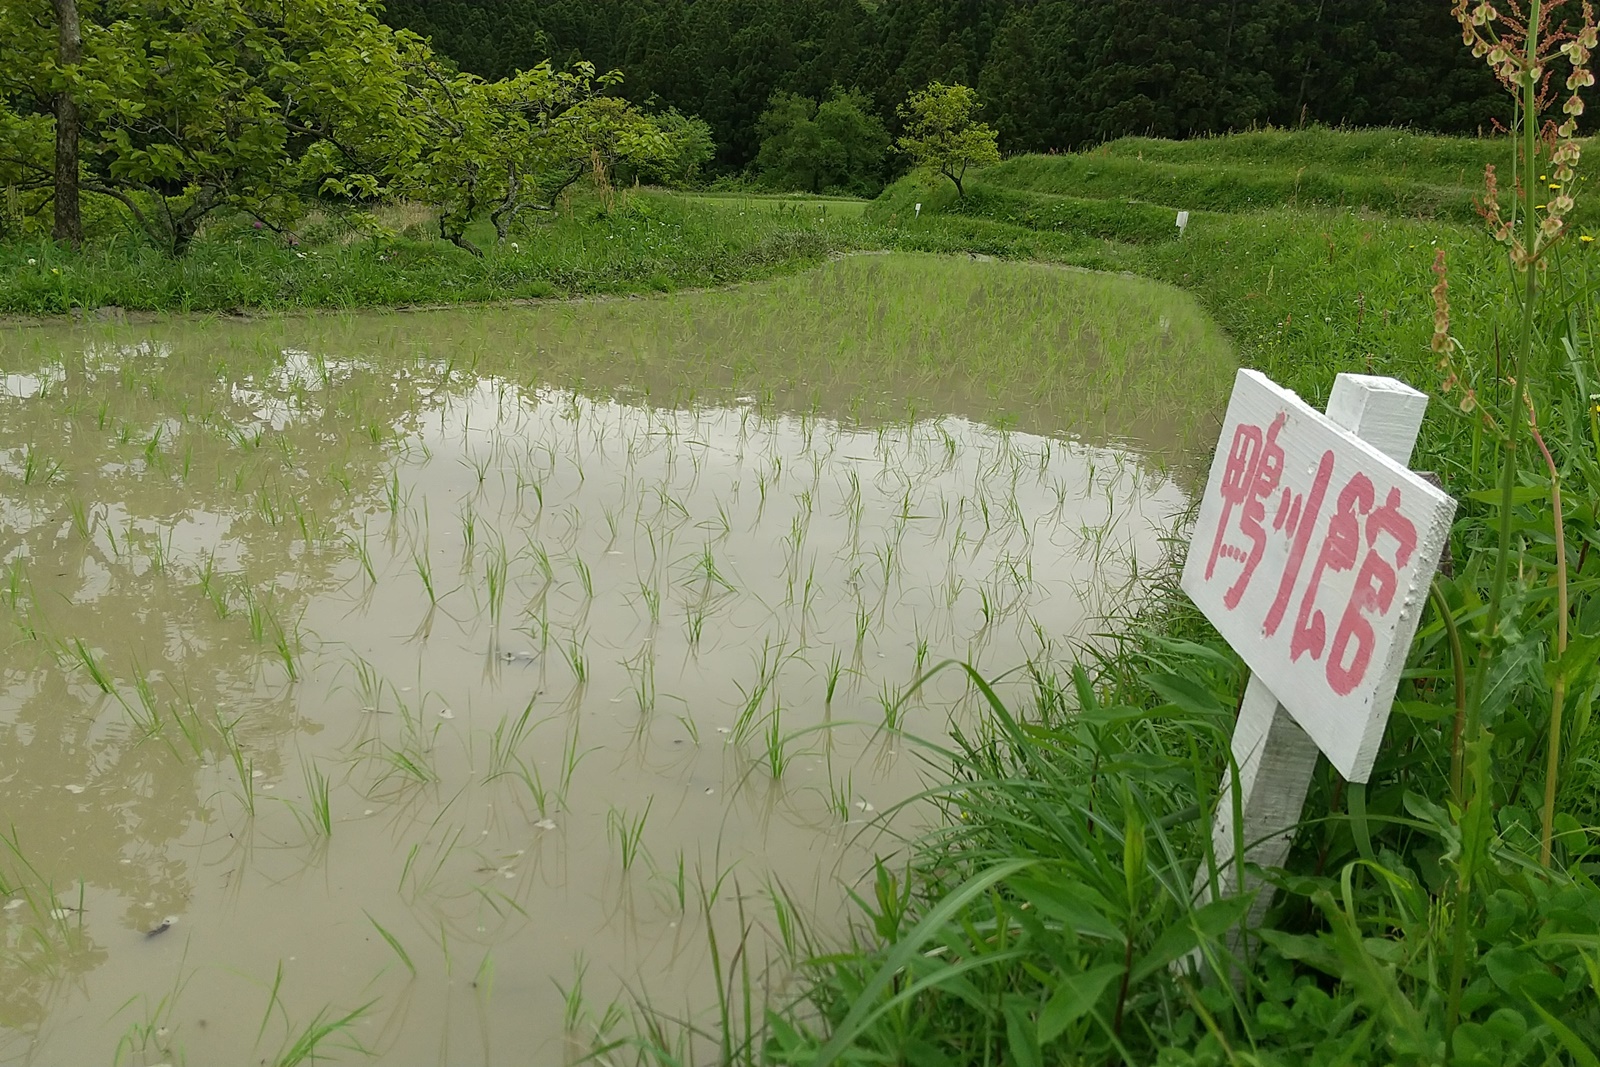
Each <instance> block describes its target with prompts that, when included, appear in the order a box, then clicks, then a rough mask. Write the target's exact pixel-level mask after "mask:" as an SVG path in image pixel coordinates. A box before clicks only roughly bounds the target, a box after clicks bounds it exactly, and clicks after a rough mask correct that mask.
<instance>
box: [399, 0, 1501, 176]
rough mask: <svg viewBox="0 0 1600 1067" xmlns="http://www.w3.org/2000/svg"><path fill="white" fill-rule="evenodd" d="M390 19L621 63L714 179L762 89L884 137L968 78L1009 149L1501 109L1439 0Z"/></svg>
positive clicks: (431, 30)
mask: <svg viewBox="0 0 1600 1067" xmlns="http://www.w3.org/2000/svg"><path fill="white" fill-rule="evenodd" d="M387 18H388V19H389V21H390V22H391V23H393V24H394V25H396V26H404V27H407V28H410V29H414V30H416V31H417V32H419V33H422V34H424V35H429V36H431V37H432V38H433V41H434V45H435V46H436V47H437V48H439V49H441V50H442V51H444V52H445V53H446V54H448V55H450V56H451V57H453V58H454V59H455V60H456V61H457V62H459V63H460V64H461V65H462V67H463V68H464V69H466V70H470V71H472V72H474V73H477V74H481V75H484V76H485V77H501V76H504V75H506V74H509V73H510V72H511V71H512V70H515V69H518V68H520V67H527V66H530V65H531V64H533V63H535V62H537V61H538V60H540V59H543V58H545V57H546V56H551V57H553V58H554V60H555V61H556V62H558V63H560V62H563V61H566V60H570V59H573V58H577V57H582V58H584V59H588V60H590V61H592V62H593V63H595V65H596V66H598V67H599V68H601V69H608V68H611V67H620V68H621V69H623V70H625V71H627V74H628V84H627V86H626V87H625V91H626V92H627V94H628V95H629V96H630V97H632V98H633V99H636V100H640V101H649V100H652V99H655V100H659V101H660V102H661V103H663V104H668V105H671V106H673V107H676V108H678V109H679V110H680V111H682V112H684V113H685V114H695V115H699V116H701V117H702V118H704V119H705V120H706V121H707V122H709V123H710V124H711V128H712V132H713V135H714V137H715V139H716V142H717V146H718V153H719V154H718V163H719V165H720V166H721V167H722V168H723V169H724V170H737V169H741V168H743V167H745V166H747V165H749V164H750V163H751V162H753V161H754V160H755V158H756V154H757V151H758V150H759V147H760V142H761V137H760V132H759V128H758V119H759V116H760V115H761V113H762V111H763V109H765V107H766V106H767V102H768V100H770V99H771V97H772V95H773V94H774V93H775V92H779V91H782V92H789V93H796V94H799V95H801V96H806V97H811V98H814V99H820V98H822V97H825V96H826V95H827V93H828V92H829V90H830V89H831V88H832V87H833V86H835V85H839V86H845V87H847V88H848V87H856V88H859V89H860V90H862V91H863V92H865V93H867V94H869V96H870V97H871V98H872V100H873V101H874V103H875V105H876V109H877V114H878V116H879V117H880V118H881V119H882V120H883V121H884V122H885V123H886V124H887V125H888V126H889V129H890V132H891V133H898V132H899V129H898V126H897V124H896V120H895V115H894V109H895V107H896V105H898V104H899V103H900V102H901V101H902V100H904V99H905V98H906V97H907V96H908V95H909V94H910V93H912V92H914V91H916V90H918V89H921V88H922V87H923V86H925V85H927V84H928V83H929V82H932V81H943V82H947V83H960V84H965V85H972V86H976V87H977V88H978V90H979V93H980V95H981V97H982V99H983V101H984V103H985V105H986V109H985V111H984V113H983V115H982V117H983V118H984V119H985V121H987V122H989V123H990V124H991V125H993V126H994V127H995V128H996V129H997V130H998V131H999V133H1000V146H1001V149H1002V150H1003V151H1005V152H1008V153H1010V152H1024V151H1036V152H1048V151H1053V150H1069V149H1075V148H1079V147H1082V146H1084V145H1086V144H1092V143H1098V142H1100V141H1105V140H1109V139H1112V138H1115V137H1120V136H1124V135H1130V134H1143V135H1150V136H1156V137H1186V136H1190V135H1193V134H1197V133H1208V132H1220V131H1224V130H1241V129H1247V128H1249V127H1251V126H1252V125H1266V124H1269V123H1270V124H1274V125H1279V126H1285V125H1295V126H1297V125H1301V124H1302V123H1306V122H1322V123H1325V124H1330V125H1341V124H1347V125H1356V126H1415V127H1417V128H1420V129H1427V130H1436V131H1440V132H1456V133H1474V132H1477V131H1479V130H1482V129H1487V128H1489V126H1490V124H1491V122H1492V120H1493V119H1495V118H1496V117H1500V118H1506V117H1508V107H1507V104H1506V101H1505V97H1504V96H1503V94H1501V93H1500V92H1499V91H1498V89H1497V87H1496V85H1495V83H1494V79H1493V77H1492V76H1491V75H1490V73H1489V72H1488V71H1487V70H1486V69H1485V68H1484V67H1483V65H1482V64H1481V63H1478V62H1477V61H1476V60H1474V59H1473V58H1472V56H1471V54H1470V53H1469V52H1467V50H1466V49H1464V48H1462V47H1461V43H1460V42H1461V33H1460V30H1459V28H1458V27H1457V26H1456V24H1455V21H1454V20H1453V19H1452V18H1451V16H1450V7H1449V4H1448V3H1446V2H1443V0H1338V2H1320V3H1308V2H1305V0H1225V2H1217V0H1178V2H1173V3H1161V4H1152V3H1148V2H1146V0H1100V2H1096V3H1084V2H1082V0H892V2H891V0H883V2H871V3H868V2H863V0H607V2H605V3H595V2H593V0H392V2H391V3H390V4H389V5H388V14H387Z"/></svg>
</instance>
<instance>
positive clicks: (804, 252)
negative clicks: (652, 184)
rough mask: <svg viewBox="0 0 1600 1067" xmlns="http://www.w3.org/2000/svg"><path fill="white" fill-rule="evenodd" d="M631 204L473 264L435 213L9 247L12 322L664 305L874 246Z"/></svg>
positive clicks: (825, 215) (669, 198) (661, 200)
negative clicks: (284, 233) (371, 232)
mask: <svg viewBox="0 0 1600 1067" xmlns="http://www.w3.org/2000/svg"><path fill="white" fill-rule="evenodd" d="M821 207H822V205H820V204H819V205H818V206H817V207H816V208H813V207H811V205H810V202H809V201H800V200H795V199H793V198H776V199H771V200H768V199H766V198H753V197H739V198H722V197H717V198H712V197H700V196H695V197H680V196H676V195H659V194H653V193H650V194H645V195H626V196H623V197H621V198H619V200H618V201H617V204H616V208H615V210H611V211H603V210H601V209H600V205H599V202H598V201H597V200H595V199H591V198H576V199H575V200H574V201H573V202H572V203H571V204H570V205H569V206H568V207H567V209H566V210H564V211H562V212H561V213H559V214H557V215H556V216H555V217H553V218H552V217H550V216H530V218H529V220H528V224H527V225H526V226H525V227H524V228H523V229H522V230H521V231H520V232H519V233H518V234H517V235H516V237H515V238H514V239H513V240H512V241H510V242H508V243H507V244H506V245H504V246H500V247H497V246H496V245H495V241H494V230H493V229H492V227H490V225H489V224H488V222H487V221H484V222H480V223H478V224H476V225H474V226H473V227H472V228H471V229H469V231H468V234H467V237H468V239H469V240H471V241H472V242H473V243H475V244H476V245H477V246H478V247H479V248H481V249H483V250H484V252H485V254H484V256H483V257H482V258H477V257H474V256H472V255H470V254H468V253H467V252H465V251H463V250H462V249H459V248H456V247H455V246H454V245H451V244H448V243H446V242H445V241H442V240H440V239H438V237H437V235H436V233H435V231H434V230H433V227H432V226H431V224H430V223H429V222H427V221H424V219H425V216H426V212H425V211H424V210H422V209H416V208H395V209H390V210H386V211H381V212H379V221H380V223H383V222H386V223H389V226H388V227H387V228H386V230H385V231H384V232H382V233H380V234H379V235H377V236H361V237H357V236H354V235H352V234H350V233H349V232H348V231H344V230H341V229H339V228H337V227H334V226H331V225H328V224H327V223H325V222H321V221H318V220H311V221H310V222H309V223H308V224H307V225H305V226H303V227H302V229H301V233H300V235H299V236H300V237H301V238H302V239H301V240H299V242H298V243H297V244H290V243H288V242H286V241H285V239H284V238H282V237H279V236H277V235H275V234H272V233H270V232H262V231H260V230H256V229H253V228H251V227H250V226H249V225H247V224H238V223H227V222H222V223H218V224H215V225H212V226H211V227H209V228H208V230H207V231H206V232H204V233H203V234H202V235H201V237H200V238H199V239H198V240H197V241H196V242H195V245H194V247H193V250H192V251H191V252H190V253H189V255H187V256H185V257H184V258H183V259H180V260H173V259H171V258H169V257H167V256H165V255H163V254H162V253H160V252H159V251H157V250H156V249H154V248H151V247H149V246H148V245H147V244H145V243H143V242H140V241H137V240H134V239H132V238H131V237H130V236H129V235H127V234H126V233H123V232H121V231H120V229H119V227H118V225H117V224H116V223H115V222H114V221H110V220H108V221H106V222H105V223H103V224H102V227H101V228H102V229H103V230H104V231H105V234H104V235H103V236H101V237H99V238H97V239H94V240H91V241H89V242H88V244H87V245H86V247H85V248H84V250H83V251H82V252H77V253H74V252H70V251H67V250H64V249H61V248H58V247H57V246H55V245H53V244H51V243H50V242H48V241H42V240H39V241H30V242H19V243H14V244H10V245H0V315H13V316H16V315H59V314H63V313H66V312H69V311H71V310H73V309H77V308H83V309H89V310H91V311H92V310H94V309H98V308H103V307H118V308H123V309H126V310H130V311H175V312H210V311H220V312H230V311H260V310H268V311H274V310H286V309H293V308H363V307H398V306H410V305H432V304H463V303H479V302H488V301H505V300H523V299H537V298H541V297H551V296H572V295H585V294H595V293H639V292H665V291H670V290H675V289H684V288H692V287H697V286H714V285H727V284H730V283H732V282H738V281H748V280H751V279H755V278H761V277H766V276H768V275H770V274H773V273H777V272H781V271H792V270H795V269H798V268H800V267H804V266H808V265H811V264H814V263H817V262H819V261H820V260H822V259H823V258H825V257H826V256H827V255H829V254H830V253H832V252H835V251H838V250H841V249H844V248H848V247H852V246H853V245H855V244H857V243H859V238H857V237H856V236H855V234H856V232H857V229H858V226H857V225H856V224H855V223H853V222H852V221H851V218H850V217H851V215H852V214H853V215H855V216H859V214H860V208H861V205H860V202H859V201H857V202H853V203H851V202H847V203H844V204H841V205H838V206H835V205H833V204H831V203H830V204H828V205H827V210H826V211H824V210H821Z"/></svg>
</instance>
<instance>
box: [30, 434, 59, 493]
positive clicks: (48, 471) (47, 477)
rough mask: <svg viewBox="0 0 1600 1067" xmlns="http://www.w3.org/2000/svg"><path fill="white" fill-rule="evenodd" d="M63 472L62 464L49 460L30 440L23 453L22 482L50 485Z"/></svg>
mask: <svg viewBox="0 0 1600 1067" xmlns="http://www.w3.org/2000/svg"><path fill="white" fill-rule="evenodd" d="M60 473H61V464H60V463H59V462H57V461H55V460H47V459H45V458H44V456H43V455H41V454H40V452H39V449H38V448H37V447H36V446H35V445H34V443H33V442H31V441H30V442H28V445H27V447H26V448H25V449H24V450H23V453H22V484H23V485H29V486H31V485H49V484H50V483H51V482H53V481H55V480H56V477H57V476H58V475H59V474H60Z"/></svg>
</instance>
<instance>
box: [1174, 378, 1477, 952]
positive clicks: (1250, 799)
mask: <svg viewBox="0 0 1600 1067" xmlns="http://www.w3.org/2000/svg"><path fill="white" fill-rule="evenodd" d="M1427 404H1428V398H1427V396H1426V395H1424V394H1422V393H1419V392H1418V391H1417V390H1415V389H1412V388H1410V387H1409V386H1406V385H1404V384H1402V383H1400V382H1397V381H1395V380H1394V379H1392V378H1379V377H1374V376H1371V375H1364V374H1341V375H1339V376H1338V378H1337V380H1336V381H1335V382H1334V387H1333V392H1332V394H1331V395H1330V396H1329V398H1328V408H1327V416H1328V419H1329V420H1330V421H1332V422H1334V423H1335V424H1337V425H1338V426H1339V427H1340V428H1342V429H1344V430H1348V431H1349V432H1350V433H1352V434H1354V435H1355V436H1356V437H1359V438H1361V439H1362V440H1363V441H1365V442H1367V443H1368V444H1370V445H1372V446H1373V447H1374V448H1375V449H1377V450H1378V451H1380V452H1382V453H1383V454H1384V455H1385V456H1387V457H1388V458H1389V459H1391V460H1393V461H1394V462H1395V463H1396V464H1397V465H1399V466H1400V467H1404V466H1406V464H1408V463H1409V461H1410V459H1411V451H1412V448H1413V446H1414V445H1415V444H1416V439H1417V431H1418V430H1419V429H1420V428H1421V426H1422V416H1423V412H1424V411H1425V410H1426V408H1427ZM1219 447H1220V448H1223V449H1226V448H1228V447H1230V443H1229V441H1228V440H1227V439H1226V437H1225V438H1224V440H1223V441H1222V442H1221V443H1220V446H1219ZM1295 459H1296V457H1290V459H1289V460H1288V461H1287V462H1294V461H1295ZM1299 459H1300V460H1301V461H1302V462H1303V461H1304V457H1299ZM1286 466H1287V463H1286ZM1446 499H1447V498H1446ZM1451 504H1452V508H1453V502H1451ZM1438 514H1439V512H1438V511H1437V509H1436V514H1435V526H1437V521H1438V520H1437V515H1438ZM1443 514H1444V516H1445V518H1446V520H1447V519H1448V512H1443ZM1202 522H1204V516H1202ZM1440 537H1442V531H1440V530H1438V529H1437V528H1435V529H1433V530H1425V531H1423V536H1422V538H1421V541H1422V546H1421V551H1422V552H1423V553H1426V552H1427V551H1429V549H1428V547H1427V546H1428V545H1429V544H1433V545H1435V546H1437V544H1438V540H1439V538H1440ZM1207 547H1208V546H1203V545H1201V544H1199V543H1196V544H1194V545H1193V546H1192V547H1191V554H1192V553H1195V552H1200V551H1204V550H1205V549H1206V548H1207ZM1432 552H1433V555H1432V556H1427V555H1424V556H1423V558H1424V559H1425V560H1427V566H1426V568H1425V572H1424V573H1420V582H1421V583H1422V584H1423V585H1424V586H1425V585H1426V583H1427V582H1428V581H1429V580H1431V578H1432V572H1433V561H1434V560H1436V559H1437V558H1438V549H1437V547H1434V548H1433V549H1432ZM1194 565H1195V564H1194V561H1193V560H1192V559H1191V562H1190V567H1194ZM1188 579H1189V572H1188V571H1187V570H1186V573H1185V580H1186V588H1189V586H1188ZM1406 592H1407V596H1410V595H1412V594H1413V593H1414V590H1407V591H1406ZM1191 595H1193V592H1191ZM1407 606H1408V607H1413V608H1414V610H1412V611H1411V613H1410V617H1411V619H1412V620H1413V621H1412V622H1411V624H1410V626H1411V630H1414V627H1415V622H1414V618H1415V614H1416V611H1420V608H1417V607H1415V606H1413V605H1409V603H1408V605H1407ZM1406 614H1407V613H1406V611H1405V610H1402V612H1401V616H1402V626H1401V628H1402V629H1404V619H1405V616H1406ZM1411 630H1405V632H1404V633H1403V637H1404V643H1405V644H1406V645H1409V643H1410V636H1411ZM1240 652H1241V654H1243V655H1245V657H1246V659H1247V660H1248V659H1251V658H1252V656H1251V655H1250V653H1249V651H1247V650H1245V649H1240ZM1401 655H1402V657H1403V655H1404V651H1403V650H1402V652H1401ZM1375 666H1379V667H1380V669H1384V670H1391V669H1392V671H1393V674H1394V676H1395V680H1396V681H1397V680H1398V665H1397V664H1378V665H1375ZM1383 689H1384V686H1383V685H1382V684H1380V685H1379V695H1380V698H1381V699H1383V700H1385V701H1390V700H1392V699H1393V688H1392V687H1389V688H1388V691H1387V695H1384V693H1383ZM1317 710H1319V711H1320V709H1317ZM1380 710H1381V718H1378V721H1377V726H1376V729H1377V736H1378V737H1381V736H1382V729H1383V725H1384V720H1386V719H1387V716H1388V708H1387V706H1384V707H1382V708H1381V709H1373V711H1380ZM1370 714H1372V712H1371V711H1369V715H1370ZM1348 727H1349V729H1350V730H1353V731H1355V732H1357V733H1360V732H1362V731H1363V730H1366V731H1367V732H1368V733H1370V728H1369V727H1368V726H1367V725H1366V724H1364V723H1360V722H1351V723H1349V724H1348ZM1362 748H1363V751H1361V752H1359V753H1358V754H1356V755H1354V756H1353V757H1351V759H1352V760H1353V762H1351V763H1345V766H1343V767H1341V769H1343V770H1345V771H1346V773H1347V774H1348V775H1351V776H1352V780H1355V781H1362V782H1364V781H1366V778H1367V775H1368V774H1369V773H1370V767H1371V757H1372V755H1373V754H1375V749H1376V741H1375V740H1374V741H1373V742H1372V744H1371V745H1370V746H1362ZM1367 748H1370V749H1371V751H1365V749H1367ZM1232 750H1233V758H1234V762H1235V763H1236V764H1237V766H1238V774H1239V779H1238V781H1239V797H1240V816H1241V824H1240V827H1239V832H1238V833H1236V832H1235V823H1234V804H1233V788H1234V787H1233V781H1232V775H1231V773H1230V774H1229V775H1228V776H1227V777H1225V778H1224V780H1223V783H1222V791H1221V799H1220V802H1219V806H1218V810H1217V816H1216V822H1215V824H1214V826H1213V830H1212V847H1213V850H1214V852H1215V856H1216V863H1217V881H1218V884H1217V885H1216V886H1215V892H1213V886H1212V885H1211V884H1210V871H1209V870H1208V869H1206V868H1201V870H1200V871H1199V872H1198V875H1197V877H1196V881H1195V894H1196V898H1197V902H1198V903H1201V904H1204V903H1206V902H1207V901H1209V900H1211V899H1213V898H1214V897H1217V896H1224V897H1225V896H1231V895H1233V894H1234V893H1236V892H1237V891H1238V890H1239V888H1240V887H1239V885H1238V874H1239V866H1238V864H1237V863H1236V862H1235V859H1234V855H1235V853H1234V845H1235V842H1236V840H1238V841H1242V842H1243V843H1244V846H1245V859H1246V860H1247V861H1248V862H1249V863H1250V864H1252V865H1254V866H1256V867H1258V868H1269V867H1281V866H1283V862H1284V860H1285V859H1286V858H1287V857H1288V854H1289V847H1290V845H1291V844H1292V843H1293V838H1294V828H1295V826H1296V825H1298V824H1299V822H1300V818H1301V814H1302V809H1303V807H1304V805H1305V798H1306V791H1307V789H1308V788H1309V787H1310V783H1311V776H1312V772H1313V771H1314V770H1315V768H1316V762H1317V756H1318V753H1319V746H1318V743H1317V742H1316V741H1314V740H1313V739H1312V738H1311V737H1310V736H1309V735H1308V734H1307V733H1306V731H1305V730H1304V729H1302V728H1301V726H1300V724H1299V723H1298V722H1296V721H1295V717H1294V715H1292V714H1291V713H1290V712H1289V710H1288V709H1286V708H1285V707H1284V706H1283V704H1282V703H1281V702H1280V701H1279V699H1278V697H1277V695H1276V694H1274V693H1273V692H1272V690H1271V688H1269V686H1268V684H1267V683H1266V682H1265V681H1263V680H1262V678H1261V674H1260V672H1259V670H1253V671H1252V675H1251V679H1250V683H1249V685H1248V686H1247V688H1246V689H1245V695H1244V700H1243V702H1242V704H1241V705H1240V708H1239V718H1238V722H1237V724H1236V725H1235V727H1234V733H1233V742H1232ZM1341 754H1343V753H1342V752H1341ZM1339 762H1342V763H1343V762H1345V761H1344V760H1341V761H1339ZM1244 888H1245V889H1246V890H1249V889H1256V888H1259V892H1258V893H1257V896H1256V898H1255V902H1254V904H1253V906H1252V907H1251V910H1250V915H1249V917H1248V919H1247V920H1246V926H1247V927H1249V926H1256V925H1259V923H1260V920H1261V918H1262V916H1263V915H1264V914H1265V912H1266V910H1267V907H1268V906H1269V904H1270V903H1271V899H1272V887H1271V886H1270V885H1261V884H1260V879H1259V877H1258V876H1256V875H1247V879H1246V885H1245V886H1244ZM1236 947H1237V941H1236Z"/></svg>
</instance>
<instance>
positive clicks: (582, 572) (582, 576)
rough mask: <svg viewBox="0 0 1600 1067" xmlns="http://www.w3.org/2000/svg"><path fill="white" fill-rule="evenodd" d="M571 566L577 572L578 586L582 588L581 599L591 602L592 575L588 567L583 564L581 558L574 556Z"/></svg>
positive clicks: (592, 594) (592, 595) (592, 589)
mask: <svg viewBox="0 0 1600 1067" xmlns="http://www.w3.org/2000/svg"><path fill="white" fill-rule="evenodd" d="M572 566H573V569H574V570H576V571H577V572H578V584H579V585H580V586H582V587H583V598H584V599H585V600H593V599H594V575H592V574H590V573H589V565H588V564H587V563H585V562H583V559H582V557H580V556H574V557H573V560H572Z"/></svg>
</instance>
